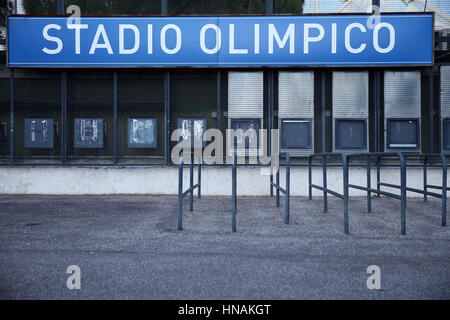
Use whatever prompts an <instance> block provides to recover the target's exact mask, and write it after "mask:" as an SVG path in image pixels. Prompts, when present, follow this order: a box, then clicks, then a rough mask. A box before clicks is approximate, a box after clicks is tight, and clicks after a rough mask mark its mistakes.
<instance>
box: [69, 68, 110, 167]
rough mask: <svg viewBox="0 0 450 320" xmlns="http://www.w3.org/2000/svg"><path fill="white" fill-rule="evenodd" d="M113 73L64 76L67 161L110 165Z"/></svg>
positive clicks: (76, 72)
mask: <svg viewBox="0 0 450 320" xmlns="http://www.w3.org/2000/svg"><path fill="white" fill-rule="evenodd" d="M113 88H114V82H113V72H111V71H99V70H83V71H74V72H71V73H70V74H69V76H68V88H67V90H68V92H67V94H68V103H67V160H68V162H69V163H73V164H76V163H81V164H84V163H88V164H91V163H92V164H95V163H98V164H111V163H113V154H114V121H113V110H114V108H113V97H114V91H113Z"/></svg>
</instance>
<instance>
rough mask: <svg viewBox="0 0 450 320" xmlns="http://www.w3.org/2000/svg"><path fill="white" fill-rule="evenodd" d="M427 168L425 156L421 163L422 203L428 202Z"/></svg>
mask: <svg viewBox="0 0 450 320" xmlns="http://www.w3.org/2000/svg"><path fill="white" fill-rule="evenodd" d="M427 166H428V157H427V156H425V158H424V161H423V191H424V194H423V201H427V200H428V198H427V185H428V182H427V180H428V179H427Z"/></svg>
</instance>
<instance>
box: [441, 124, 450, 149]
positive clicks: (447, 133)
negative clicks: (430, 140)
mask: <svg viewBox="0 0 450 320" xmlns="http://www.w3.org/2000/svg"><path fill="white" fill-rule="evenodd" d="M442 126H443V129H444V130H443V131H444V137H443V140H444V141H443V147H444V149H445V150H450V118H446V119H444V120H443V121H442Z"/></svg>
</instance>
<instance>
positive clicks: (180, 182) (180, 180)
mask: <svg viewBox="0 0 450 320" xmlns="http://www.w3.org/2000/svg"><path fill="white" fill-rule="evenodd" d="M178 230H180V231H181V230H183V154H181V157H180V164H179V167H178Z"/></svg>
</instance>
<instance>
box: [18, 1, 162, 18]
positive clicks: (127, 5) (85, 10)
mask: <svg viewBox="0 0 450 320" xmlns="http://www.w3.org/2000/svg"><path fill="white" fill-rule="evenodd" d="M56 1H57V0H46V1H36V0H23V7H24V10H25V12H26V13H27V14H55V13H56ZM70 5H77V6H79V7H80V9H81V14H82V15H83V14H102V15H103V14H105V15H106V14H160V13H161V0H66V6H67V7H68V6H70Z"/></svg>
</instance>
